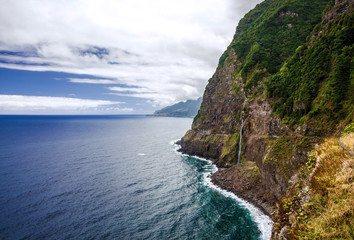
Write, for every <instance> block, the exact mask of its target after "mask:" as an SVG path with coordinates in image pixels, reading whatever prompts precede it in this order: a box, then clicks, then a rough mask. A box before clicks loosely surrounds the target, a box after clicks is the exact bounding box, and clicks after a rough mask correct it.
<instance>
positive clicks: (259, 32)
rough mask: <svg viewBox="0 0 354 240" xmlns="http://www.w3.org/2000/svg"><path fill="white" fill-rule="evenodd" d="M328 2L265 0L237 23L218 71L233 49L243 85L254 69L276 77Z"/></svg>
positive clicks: (325, 0)
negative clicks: (231, 40) (239, 65)
mask: <svg viewBox="0 0 354 240" xmlns="http://www.w3.org/2000/svg"><path fill="white" fill-rule="evenodd" d="M327 2H328V0H316V1H306V0H286V1H284V0H266V1H264V2H262V3H261V4H258V5H257V7H256V8H255V9H253V10H252V11H250V12H249V13H248V14H246V15H245V17H244V18H243V19H242V20H241V21H240V23H239V25H238V27H237V30H236V34H235V36H234V40H233V42H232V43H231V45H230V46H229V47H228V48H227V50H226V51H225V52H224V54H223V55H222V56H221V57H220V60H219V68H220V67H222V66H223V64H224V62H225V61H226V59H227V58H228V56H229V54H230V51H231V49H234V50H235V52H236V54H237V56H238V58H239V59H240V60H241V62H242V66H241V68H240V69H239V71H240V72H241V74H242V77H243V79H244V81H245V80H247V77H248V75H249V74H250V73H252V72H253V70H254V69H265V70H266V71H265V72H267V73H271V74H274V73H276V72H277V71H278V70H279V69H280V67H281V65H282V63H283V62H284V60H286V59H287V58H288V57H290V56H291V55H292V54H293V52H294V51H295V49H296V48H297V47H298V46H299V45H301V44H303V43H304V42H305V40H306V37H307V36H308V35H309V33H310V32H311V31H312V29H313V27H314V26H315V25H316V24H317V23H318V22H319V21H320V20H321V14H322V11H323V9H324V8H325V6H326V4H327ZM259 77H260V76H256V78H254V79H253V80H252V81H253V83H252V84H255V83H256V82H257V78H258V80H259V79H260V78H259Z"/></svg>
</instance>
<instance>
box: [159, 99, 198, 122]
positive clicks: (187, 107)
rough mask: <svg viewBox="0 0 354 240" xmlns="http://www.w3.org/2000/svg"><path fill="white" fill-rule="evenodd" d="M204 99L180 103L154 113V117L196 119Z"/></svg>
mask: <svg viewBox="0 0 354 240" xmlns="http://www.w3.org/2000/svg"><path fill="white" fill-rule="evenodd" d="M201 103H202V98H198V99H197V100H188V101H186V102H179V103H176V104H174V105H172V106H168V107H165V108H163V109H161V110H157V111H155V112H154V114H153V116H161V117H195V115H197V113H198V110H199V107H200V104H201Z"/></svg>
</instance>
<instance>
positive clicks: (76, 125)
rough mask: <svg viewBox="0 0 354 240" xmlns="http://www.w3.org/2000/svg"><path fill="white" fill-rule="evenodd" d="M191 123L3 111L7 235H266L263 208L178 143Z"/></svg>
mask: <svg viewBox="0 0 354 240" xmlns="http://www.w3.org/2000/svg"><path fill="white" fill-rule="evenodd" d="M191 123H192V119H189V118H156V117H146V116H123V115H122V116H0V136H1V137H0V210H1V214H0V239H11V240H12V239H159V240H163V239H169V240H170V239H247V240H249V239H265V238H269V224H270V222H269V221H268V222H267V217H266V216H264V215H262V214H259V212H257V210H255V209H254V208H252V206H250V205H249V204H248V205H247V203H243V202H242V201H240V200H238V199H237V198H236V197H235V196H233V195H232V194H230V193H226V192H225V191H222V190H220V189H218V188H217V187H216V186H213V185H212V184H211V183H210V178H209V177H208V175H209V174H210V173H211V172H213V171H215V169H216V168H215V166H213V165H212V164H211V163H210V162H209V161H206V160H203V159H198V158H195V157H190V156H185V155H181V154H178V153H177V152H176V145H174V144H173V143H174V142H175V141H176V140H177V139H180V138H181V137H182V136H183V135H184V133H185V132H186V131H187V130H188V129H189V128H190V126H191ZM262 224H263V225H262ZM264 226H266V227H264ZM267 226H268V227H267Z"/></svg>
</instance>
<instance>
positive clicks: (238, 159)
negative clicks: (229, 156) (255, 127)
mask: <svg viewBox="0 0 354 240" xmlns="http://www.w3.org/2000/svg"><path fill="white" fill-rule="evenodd" d="M242 130H243V120H242V119H241V130H240V140H239V142H238V153H237V164H239V163H240V158H241V147H242Z"/></svg>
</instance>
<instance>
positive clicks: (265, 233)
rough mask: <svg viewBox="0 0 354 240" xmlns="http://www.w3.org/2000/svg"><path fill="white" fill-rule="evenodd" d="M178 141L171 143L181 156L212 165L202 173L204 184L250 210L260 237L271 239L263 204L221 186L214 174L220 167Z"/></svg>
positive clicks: (265, 239) (267, 213) (271, 224)
mask: <svg viewBox="0 0 354 240" xmlns="http://www.w3.org/2000/svg"><path fill="white" fill-rule="evenodd" d="M179 142H180V140H176V141H174V142H173V143H172V144H173V145H174V146H175V151H176V153H178V154H180V155H182V156H188V157H193V158H196V159H199V160H201V161H206V162H208V163H210V164H211V165H212V167H213V170H212V171H211V172H210V173H205V174H204V182H205V184H206V185H208V186H209V187H210V188H212V189H214V190H216V191H218V192H220V193H221V194H223V195H224V196H226V197H231V198H233V199H235V200H236V201H237V202H238V203H239V204H240V205H241V206H243V207H245V208H247V209H248V210H249V211H250V213H251V216H252V217H253V219H254V221H255V222H256V223H257V226H258V229H259V230H260V231H261V235H262V239H264V240H268V239H271V235H272V227H273V221H272V219H271V217H270V213H269V212H267V211H266V209H265V208H264V207H263V206H261V205H260V204H258V203H257V202H255V201H254V200H252V199H251V198H248V197H245V196H243V195H242V194H240V193H238V192H234V191H231V190H230V189H228V188H227V187H225V186H223V184H219V182H217V181H215V175H216V174H218V173H220V169H219V168H218V167H217V165H216V164H215V163H214V162H213V161H212V160H208V159H204V158H201V157H198V156H191V155H189V154H187V153H185V152H183V151H181V146H180V144H179Z"/></svg>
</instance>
